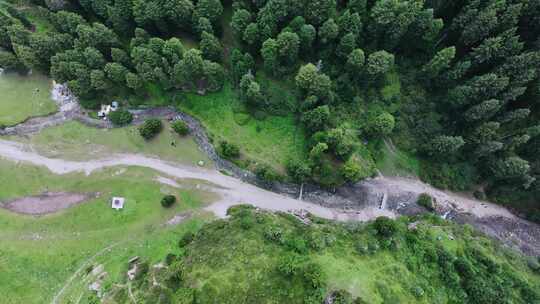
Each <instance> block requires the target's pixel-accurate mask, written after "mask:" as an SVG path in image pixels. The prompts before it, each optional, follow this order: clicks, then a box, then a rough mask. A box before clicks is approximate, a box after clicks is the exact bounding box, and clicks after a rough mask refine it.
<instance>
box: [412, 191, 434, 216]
mask: <svg viewBox="0 0 540 304" xmlns="http://www.w3.org/2000/svg"><path fill="white" fill-rule="evenodd" d="M416 203H417V204H418V205H420V206H422V207H424V208H426V209H427V210H428V211H430V212H431V211H433V210H435V206H434V204H433V198H432V197H431V196H430V195H429V194H427V193H422V194H420V196H419V197H418V200H417V201H416Z"/></svg>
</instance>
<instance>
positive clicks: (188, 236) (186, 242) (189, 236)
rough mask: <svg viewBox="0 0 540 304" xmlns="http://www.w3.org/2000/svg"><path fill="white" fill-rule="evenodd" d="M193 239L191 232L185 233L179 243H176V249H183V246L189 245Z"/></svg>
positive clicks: (193, 235)
mask: <svg viewBox="0 0 540 304" xmlns="http://www.w3.org/2000/svg"><path fill="white" fill-rule="evenodd" d="M194 238H195V234H194V233H193V232H186V234H184V236H182V238H181V239H180V241H178V247H180V248H182V247H185V246H187V245H189V244H191V242H193V239H194Z"/></svg>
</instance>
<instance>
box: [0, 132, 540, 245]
mask: <svg viewBox="0 0 540 304" xmlns="http://www.w3.org/2000/svg"><path fill="white" fill-rule="evenodd" d="M0 157H1V158H5V159H8V160H11V161H17V162H27V163H31V164H34V165H38V166H45V167H47V168H48V169H49V170H50V171H51V172H53V173H55V174H66V173H70V172H84V173H86V174H90V173H92V172H93V171H95V170H99V169H102V168H108V167H114V166H139V167H146V168H150V169H153V170H156V171H158V172H160V173H162V174H166V175H168V176H170V177H174V178H179V179H198V180H203V181H207V182H210V183H211V184H212V185H213V186H212V187H211V189H209V190H210V191H212V192H215V193H217V194H218V195H219V197H220V199H219V200H218V201H217V202H215V203H213V204H212V205H210V206H208V207H206V210H208V211H211V212H213V213H215V214H216V216H218V217H225V216H226V212H227V209H228V208H229V207H231V206H234V205H238V204H252V205H254V206H256V207H259V208H262V209H267V210H272V211H283V212H287V211H292V210H306V211H308V212H310V213H312V214H314V215H316V216H319V217H322V218H327V219H333V220H340V221H347V220H352V221H368V220H372V219H374V218H376V217H379V216H388V217H392V218H394V217H396V216H397V215H399V214H409V213H408V212H404V210H407V209H415V208H416V210H417V211H418V206H416V204H415V202H416V197H418V195H419V194H420V193H428V194H430V195H431V196H432V197H434V198H435V199H436V201H437V213H439V214H441V215H442V214H444V215H445V216H444V217H445V218H446V215H450V216H449V217H448V218H449V219H452V220H455V221H456V222H458V223H469V224H472V225H474V226H475V227H477V228H478V229H479V230H481V231H483V232H484V233H486V234H488V235H490V236H492V237H494V238H496V239H498V240H500V241H502V242H503V243H505V244H506V245H508V246H510V247H514V248H516V249H519V250H521V251H522V252H523V253H525V254H528V255H540V225H537V224H534V223H530V222H528V221H526V220H523V219H521V218H518V217H517V216H515V215H513V214H512V213H510V212H509V211H508V210H507V209H505V208H504V207H501V206H498V205H495V204H492V203H488V202H482V201H478V200H475V199H471V198H467V197H464V196H462V195H461V194H457V193H452V192H445V191H441V190H438V189H435V188H434V187H432V186H429V185H427V184H425V183H423V182H421V181H419V180H415V179H407V178H399V177H384V176H379V177H377V178H374V179H369V180H365V181H363V182H361V183H359V184H357V185H355V187H356V188H357V189H360V188H362V191H364V192H369V193H375V194H377V195H378V194H380V198H381V199H382V200H379V201H378V203H377V204H372V203H365V202H362V198H361V197H357V196H358V194H359V193H349V197H352V198H355V199H356V200H357V201H358V202H359V204H358V206H356V207H355V208H349V209H346V210H344V209H339V208H332V207H324V206H321V205H318V204H315V203H310V202H305V201H301V200H298V199H294V198H291V197H288V196H285V195H282V194H278V193H275V192H271V191H268V190H264V189H262V188H259V187H257V186H254V185H252V184H248V183H245V182H243V181H241V180H239V179H237V178H234V177H231V176H227V175H223V174H222V173H220V172H218V171H217V170H209V169H204V168H200V167H191V166H185V165H180V164H175V163H170V162H166V161H163V160H160V159H157V158H152V157H147V156H144V155H139V154H116V155H112V156H111V157H109V158H105V159H97V160H91V161H84V162H79V161H70V160H64V159H56V158H48V157H45V156H43V155H40V154H38V153H36V152H35V151H33V150H32V149H31V147H30V146H25V145H23V144H20V143H17V142H12V141H7V140H1V139H0ZM368 200H369V199H368ZM371 200H373V199H371ZM381 202H382V204H381ZM420 211H421V210H420ZM413 213H414V212H413ZM416 213H418V212H416Z"/></svg>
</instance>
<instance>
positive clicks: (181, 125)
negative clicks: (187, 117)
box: [171, 120, 189, 136]
mask: <svg viewBox="0 0 540 304" xmlns="http://www.w3.org/2000/svg"><path fill="white" fill-rule="evenodd" d="M171 127H172V129H173V130H174V132H176V134H178V135H180V136H186V135H188V134H189V128H188V126H187V125H186V123H185V122H183V121H181V120H177V121H175V122H173V124H172V125H171Z"/></svg>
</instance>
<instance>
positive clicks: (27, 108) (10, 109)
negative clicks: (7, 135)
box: [0, 73, 56, 126]
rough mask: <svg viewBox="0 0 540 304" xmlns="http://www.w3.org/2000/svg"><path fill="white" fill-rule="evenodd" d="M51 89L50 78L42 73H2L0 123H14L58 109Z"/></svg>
mask: <svg viewBox="0 0 540 304" xmlns="http://www.w3.org/2000/svg"><path fill="white" fill-rule="evenodd" d="M50 89H51V81H50V79H48V78H46V77H45V76H42V75H38V74H33V75H30V76H20V75H18V74H16V73H5V74H3V75H0V125H7V126H9V125H14V124H17V123H19V122H21V121H24V120H25V119H27V118H28V117H31V116H39V115H46V114H49V113H52V112H54V111H56V104H55V103H54V101H53V100H52V99H51V98H50V94H51V93H50Z"/></svg>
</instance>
